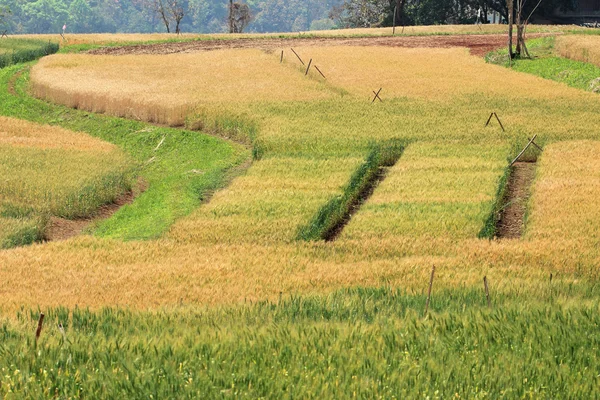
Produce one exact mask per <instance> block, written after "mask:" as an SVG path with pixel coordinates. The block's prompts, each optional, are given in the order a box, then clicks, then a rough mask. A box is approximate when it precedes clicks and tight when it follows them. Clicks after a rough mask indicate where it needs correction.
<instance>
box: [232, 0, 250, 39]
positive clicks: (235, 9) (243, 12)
mask: <svg viewBox="0 0 600 400" xmlns="http://www.w3.org/2000/svg"><path fill="white" fill-rule="evenodd" d="M250 21H252V14H251V12H250V7H249V6H248V4H243V3H240V2H237V1H236V2H233V0H229V33H242V32H244V29H246V27H247V26H248V24H249V23H250Z"/></svg>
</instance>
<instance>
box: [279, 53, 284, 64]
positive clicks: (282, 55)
mask: <svg viewBox="0 0 600 400" xmlns="http://www.w3.org/2000/svg"><path fill="white" fill-rule="evenodd" d="M282 62H283V50H281V60H280V61H279V63H280V64H281V63H282Z"/></svg>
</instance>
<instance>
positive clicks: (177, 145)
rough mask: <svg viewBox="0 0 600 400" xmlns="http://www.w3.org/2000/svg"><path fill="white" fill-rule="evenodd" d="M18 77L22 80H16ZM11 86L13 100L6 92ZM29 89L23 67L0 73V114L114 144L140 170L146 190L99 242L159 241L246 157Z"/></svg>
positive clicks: (104, 228) (211, 141)
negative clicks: (43, 98)
mask: <svg viewBox="0 0 600 400" xmlns="http://www.w3.org/2000/svg"><path fill="white" fill-rule="evenodd" d="M18 72H23V74H22V75H21V76H20V77H18V78H17V79H14V77H15V74H17V73H18ZM11 79H13V81H14V82H10V81H11ZM13 83H14V89H15V92H16V95H13V94H11V93H10V92H9V90H8V86H9V84H10V85H12V84H13ZM27 85H28V73H27V69H26V67H24V66H15V67H10V68H6V69H3V70H2V71H0V114H2V115H5V116H10V117H16V118H20V119H25V120H29V121H33V122H38V123H47V124H51V125H59V126H61V127H64V128H67V129H71V130H75V131H82V132H85V133H88V134H90V135H92V136H95V137H98V138H100V139H102V140H105V141H108V142H111V143H114V144H116V145H117V146H119V147H120V148H121V149H122V150H124V151H125V152H126V153H127V154H129V155H130V156H131V157H132V158H133V159H134V160H135V161H136V162H137V163H138V165H139V170H138V174H139V176H141V177H142V178H143V179H144V180H145V182H146V183H147V185H148V190H146V191H145V192H144V193H143V194H141V195H140V196H139V197H138V198H137V199H136V201H135V202H134V203H133V204H131V205H127V206H125V207H122V208H121V209H120V210H119V211H118V212H117V213H116V214H114V216H113V217H112V218H110V219H108V220H105V221H104V222H102V223H100V224H99V226H98V227H97V229H96V232H95V233H96V234H97V235H99V236H102V237H111V238H120V239H126V240H132V239H149V238H156V237H158V236H160V235H161V234H162V233H163V232H165V230H166V229H168V228H169V226H170V225H171V224H172V223H173V222H174V221H175V220H176V219H178V218H180V217H182V216H185V215H187V214H189V213H190V212H191V211H192V210H194V209H195V208H196V207H197V206H198V205H199V204H200V202H201V201H202V200H203V199H205V198H206V196H207V195H209V194H210V192H211V191H213V190H215V189H216V188H218V187H220V186H221V185H223V184H224V182H225V180H226V178H227V176H226V175H227V171H229V170H231V169H232V168H233V167H235V166H236V165H239V164H240V163H241V162H243V161H244V160H246V159H248V158H249V156H250V151H249V150H247V149H246V148H244V147H243V146H241V145H237V144H234V143H231V142H227V141H225V140H223V139H219V138H215V137H211V136H208V135H205V134H202V133H199V132H193V131H185V130H178V129H171V128H164V127H158V126H152V125H149V124H146V123H141V122H136V121H130V120H125V119H119V118H111V117H107V116H103V115H94V114H91V113H87V112H82V111H78V110H72V109H68V108H66V107H62V106H56V105H52V104H50V103H46V102H43V101H40V100H37V99H34V98H32V97H31V96H29V95H28V94H27V92H26V91H27ZM163 139H164V140H163ZM161 142H162V144H161V145H160V146H158V145H159V143H161Z"/></svg>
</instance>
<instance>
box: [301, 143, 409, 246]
mask: <svg viewBox="0 0 600 400" xmlns="http://www.w3.org/2000/svg"><path fill="white" fill-rule="evenodd" d="M404 147H405V144H404V143H403V142H402V141H400V140H389V141H387V142H384V143H379V144H374V145H372V148H371V151H370V152H369V155H368V156H367V159H366V160H365V162H364V163H363V164H361V165H360V166H359V167H358V169H357V170H356V171H355V172H354V174H352V177H351V178H350V181H349V182H348V184H347V185H346V186H345V187H344V189H343V192H342V194H341V195H339V196H335V197H334V198H332V199H331V200H330V201H329V202H327V203H326V204H325V205H323V207H321V208H320V209H319V211H318V212H317V214H316V215H315V216H314V217H313V219H312V220H311V221H310V222H309V223H308V225H305V226H302V227H300V229H299V230H298V234H297V239H298V240H307V241H311V240H328V239H329V238H330V237H331V235H333V234H334V233H335V232H336V230H337V229H338V227H339V225H340V224H343V223H344V222H345V221H347V220H348V219H349V218H350V214H351V212H352V211H353V210H354V209H355V208H356V207H357V206H358V205H360V203H362V202H363V201H364V197H365V195H367V194H368V192H369V191H370V190H372V189H373V188H374V187H375V186H376V185H377V183H378V180H379V179H380V177H381V174H382V168H385V167H391V166H393V165H394V164H395V163H396V162H397V161H398V159H399V158H400V156H401V155H402V151H403V150H404Z"/></svg>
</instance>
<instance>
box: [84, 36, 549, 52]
mask: <svg viewBox="0 0 600 400" xmlns="http://www.w3.org/2000/svg"><path fill="white" fill-rule="evenodd" d="M548 35H549V34H531V35H528V37H529V38H535V37H540V36H548ZM506 40H507V39H506V35H440V36H385V37H362V38H361V37H356V38H339V37H327V38H326V37H321V38H314V37H308V38H303V37H297V38H259V39H231V40H229V39H215V40H196V41H190V42H170V43H157V44H140V45H133V46H120V47H103V48H99V49H94V50H90V51H89V52H88V53H89V54H100V55H129V54H176V53H195V52H200V51H210V50H223V49H262V50H265V51H274V50H277V49H281V48H285V47H293V46H384V47H405V48H423V47H428V48H451V47H466V48H468V49H470V51H471V54H473V55H475V56H484V55H485V54H487V53H489V52H490V51H492V50H496V49H499V48H501V47H504V46H505V45H506Z"/></svg>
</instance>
